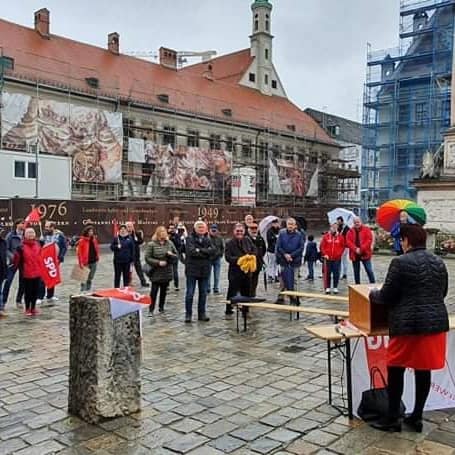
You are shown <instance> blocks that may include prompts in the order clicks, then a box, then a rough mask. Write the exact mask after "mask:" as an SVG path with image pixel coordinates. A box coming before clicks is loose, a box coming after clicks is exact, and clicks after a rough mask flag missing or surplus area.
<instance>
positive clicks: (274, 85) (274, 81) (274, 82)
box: [272, 79, 278, 88]
mask: <svg viewBox="0 0 455 455" xmlns="http://www.w3.org/2000/svg"><path fill="white" fill-rule="evenodd" d="M272 88H278V83H277V81H276V80H275V79H273V80H272Z"/></svg>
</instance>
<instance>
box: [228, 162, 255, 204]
mask: <svg viewBox="0 0 455 455" xmlns="http://www.w3.org/2000/svg"><path fill="white" fill-rule="evenodd" d="M231 204H232V205H236V206H243V207H255V206H256V169H254V168H252V167H238V168H235V169H234V170H233V172H232V179H231Z"/></svg>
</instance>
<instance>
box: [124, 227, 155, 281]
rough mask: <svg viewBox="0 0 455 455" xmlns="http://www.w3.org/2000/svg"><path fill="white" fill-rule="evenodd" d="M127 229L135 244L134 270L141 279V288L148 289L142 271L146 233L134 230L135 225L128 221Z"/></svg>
mask: <svg viewBox="0 0 455 455" xmlns="http://www.w3.org/2000/svg"><path fill="white" fill-rule="evenodd" d="M126 228H127V230H128V235H129V236H130V238H131V240H132V241H133V243H134V269H135V270H136V273H137V276H138V277H139V280H140V282H141V286H142V287H143V288H145V287H148V286H149V284H148V283H147V280H146V278H145V275H144V272H143V271H142V264H141V245H142V244H143V243H144V233H143V232H142V231H137V230H136V229H135V228H134V223H133V222H132V221H128V222H127V223H126Z"/></svg>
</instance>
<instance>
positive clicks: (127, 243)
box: [111, 224, 135, 288]
mask: <svg viewBox="0 0 455 455" xmlns="http://www.w3.org/2000/svg"><path fill="white" fill-rule="evenodd" d="M134 249H135V245H134V242H133V240H132V239H131V237H130V235H129V234H128V230H127V228H126V225H124V224H122V225H121V226H119V233H118V235H116V236H115V237H114V239H113V240H112V242H111V251H112V252H113V253H114V288H119V287H120V279H121V278H122V277H123V287H127V286H129V285H130V279H131V266H132V264H134Z"/></svg>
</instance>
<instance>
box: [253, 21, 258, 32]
mask: <svg viewBox="0 0 455 455" xmlns="http://www.w3.org/2000/svg"><path fill="white" fill-rule="evenodd" d="M258 30H259V21H258V20H257V19H256V20H255V21H254V31H255V32H257V31H258Z"/></svg>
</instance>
